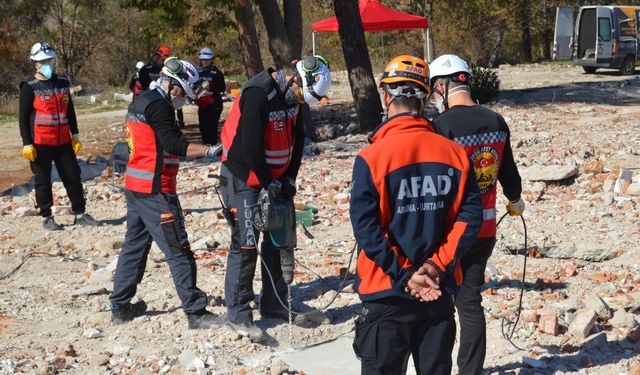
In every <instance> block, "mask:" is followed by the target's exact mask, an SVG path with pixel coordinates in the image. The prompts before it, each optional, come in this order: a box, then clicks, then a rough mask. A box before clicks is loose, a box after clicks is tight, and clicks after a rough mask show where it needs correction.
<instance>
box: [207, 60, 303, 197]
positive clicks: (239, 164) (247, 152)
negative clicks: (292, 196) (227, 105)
mask: <svg viewBox="0 0 640 375" xmlns="http://www.w3.org/2000/svg"><path fill="white" fill-rule="evenodd" d="M273 72H274V70H273V69H268V70H264V71H262V72H261V73H258V74H256V75H255V76H254V77H253V78H251V79H250V80H249V82H247V83H246V84H245V85H244V87H243V88H242V92H241V93H240V96H239V97H238V98H236V99H235V101H234V102H233V104H232V105H231V111H230V112H229V116H228V117H227V120H226V121H225V122H224V125H223V126H222V132H221V134H220V140H221V142H222V146H223V150H222V164H224V165H225V166H226V167H227V168H229V171H231V173H232V174H233V175H234V176H235V177H236V178H238V179H240V180H242V181H244V183H245V184H247V185H248V186H250V187H252V188H258V187H260V186H262V187H263V188H266V187H268V186H269V184H270V183H271V181H272V180H273V179H281V178H283V177H287V178H290V179H292V180H294V181H295V179H296V177H297V175H298V169H299V168H300V163H301V161H302V151H303V148H304V126H303V124H302V112H301V111H300V110H299V108H300V106H299V105H298V104H296V105H293V106H290V105H287V104H286V103H285V102H284V100H283V99H282V94H281V93H280V90H279V89H278V87H277V84H276V82H275V81H274V80H273V78H272V76H271V73H273Z"/></svg>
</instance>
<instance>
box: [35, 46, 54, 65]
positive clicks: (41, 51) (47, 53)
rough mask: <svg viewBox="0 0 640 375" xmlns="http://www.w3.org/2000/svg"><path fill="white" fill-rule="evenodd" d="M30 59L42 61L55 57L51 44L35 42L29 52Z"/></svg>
mask: <svg viewBox="0 0 640 375" xmlns="http://www.w3.org/2000/svg"><path fill="white" fill-rule="evenodd" d="M30 58H31V61H42V60H48V59H55V58H56V51H55V50H54V49H53V47H51V44H49V43H46V42H37V43H36V44H34V45H33V46H31V53H30Z"/></svg>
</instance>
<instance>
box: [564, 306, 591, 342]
mask: <svg viewBox="0 0 640 375" xmlns="http://www.w3.org/2000/svg"><path fill="white" fill-rule="evenodd" d="M597 318H598V314H596V312H595V311H593V310H591V309H584V310H580V311H579V312H578V313H577V314H576V316H575V318H574V319H573V321H571V324H569V330H568V331H569V333H570V334H572V335H573V336H575V337H577V338H580V339H584V338H586V337H587V336H589V332H591V329H593V326H594V325H595V324H596V319H597Z"/></svg>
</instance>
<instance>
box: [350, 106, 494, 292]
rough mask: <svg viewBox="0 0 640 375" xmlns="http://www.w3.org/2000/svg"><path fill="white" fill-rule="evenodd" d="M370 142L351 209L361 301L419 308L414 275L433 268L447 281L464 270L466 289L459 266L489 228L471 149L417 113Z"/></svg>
mask: <svg viewBox="0 0 640 375" xmlns="http://www.w3.org/2000/svg"><path fill="white" fill-rule="evenodd" d="M370 142H371V143H372V144H371V145H370V146H368V147H366V148H365V149H364V150H362V151H361V152H360V153H359V154H358V156H357V158H356V160H355V163H354V168H353V187H352V191H351V205H350V215H351V224H352V226H353V232H354V235H355V237H356V240H357V242H358V247H359V249H360V251H359V254H358V261H357V267H356V270H357V274H356V282H355V286H356V288H357V291H358V293H359V295H360V298H361V299H362V300H363V301H366V300H375V299H379V298H384V297H389V296H401V297H405V298H408V299H412V300H413V299H414V297H412V296H411V295H409V294H408V293H406V292H405V291H404V287H405V286H406V283H407V281H408V278H409V275H410V272H409V271H410V269H411V268H418V267H420V266H421V265H423V264H424V263H425V262H428V263H430V264H432V265H434V266H435V267H436V268H437V269H438V270H439V271H440V272H441V273H444V272H454V270H456V281H457V282H458V284H459V283H460V282H461V280H462V279H461V278H462V274H461V272H460V269H459V265H458V262H457V260H458V259H459V258H460V257H461V256H462V254H463V253H464V252H465V251H466V249H467V248H468V247H469V246H471V245H472V244H473V243H474V242H475V241H476V239H477V235H478V230H479V229H480V225H481V223H482V202H481V198H480V192H479V191H478V185H477V183H476V181H475V178H474V177H473V168H471V166H470V163H469V159H468V158H467V155H466V154H465V152H464V149H463V148H462V147H460V146H459V145H457V144H455V143H454V142H451V141H449V140H448V139H446V138H444V137H442V136H439V135H437V134H435V133H434V132H433V128H432V127H431V124H430V123H429V122H428V121H427V120H426V119H424V118H422V117H419V116H415V115H413V114H411V113H403V114H399V115H396V116H394V117H392V118H390V119H389V120H387V122H385V123H383V124H382V125H380V126H379V127H378V129H377V130H376V131H375V132H374V134H373V135H372V136H371V137H370ZM442 279H443V278H441V280H442ZM447 279H451V278H447ZM450 286H451V287H454V285H450ZM444 287H447V286H446V285H445V286H444Z"/></svg>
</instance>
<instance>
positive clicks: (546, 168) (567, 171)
mask: <svg viewBox="0 0 640 375" xmlns="http://www.w3.org/2000/svg"><path fill="white" fill-rule="evenodd" d="M578 172H579V168H578V166H577V165H534V166H531V167H528V168H524V169H522V170H521V171H520V176H521V177H522V178H523V179H524V180H528V181H561V180H566V179H568V178H571V177H575V176H577V175H578Z"/></svg>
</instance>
